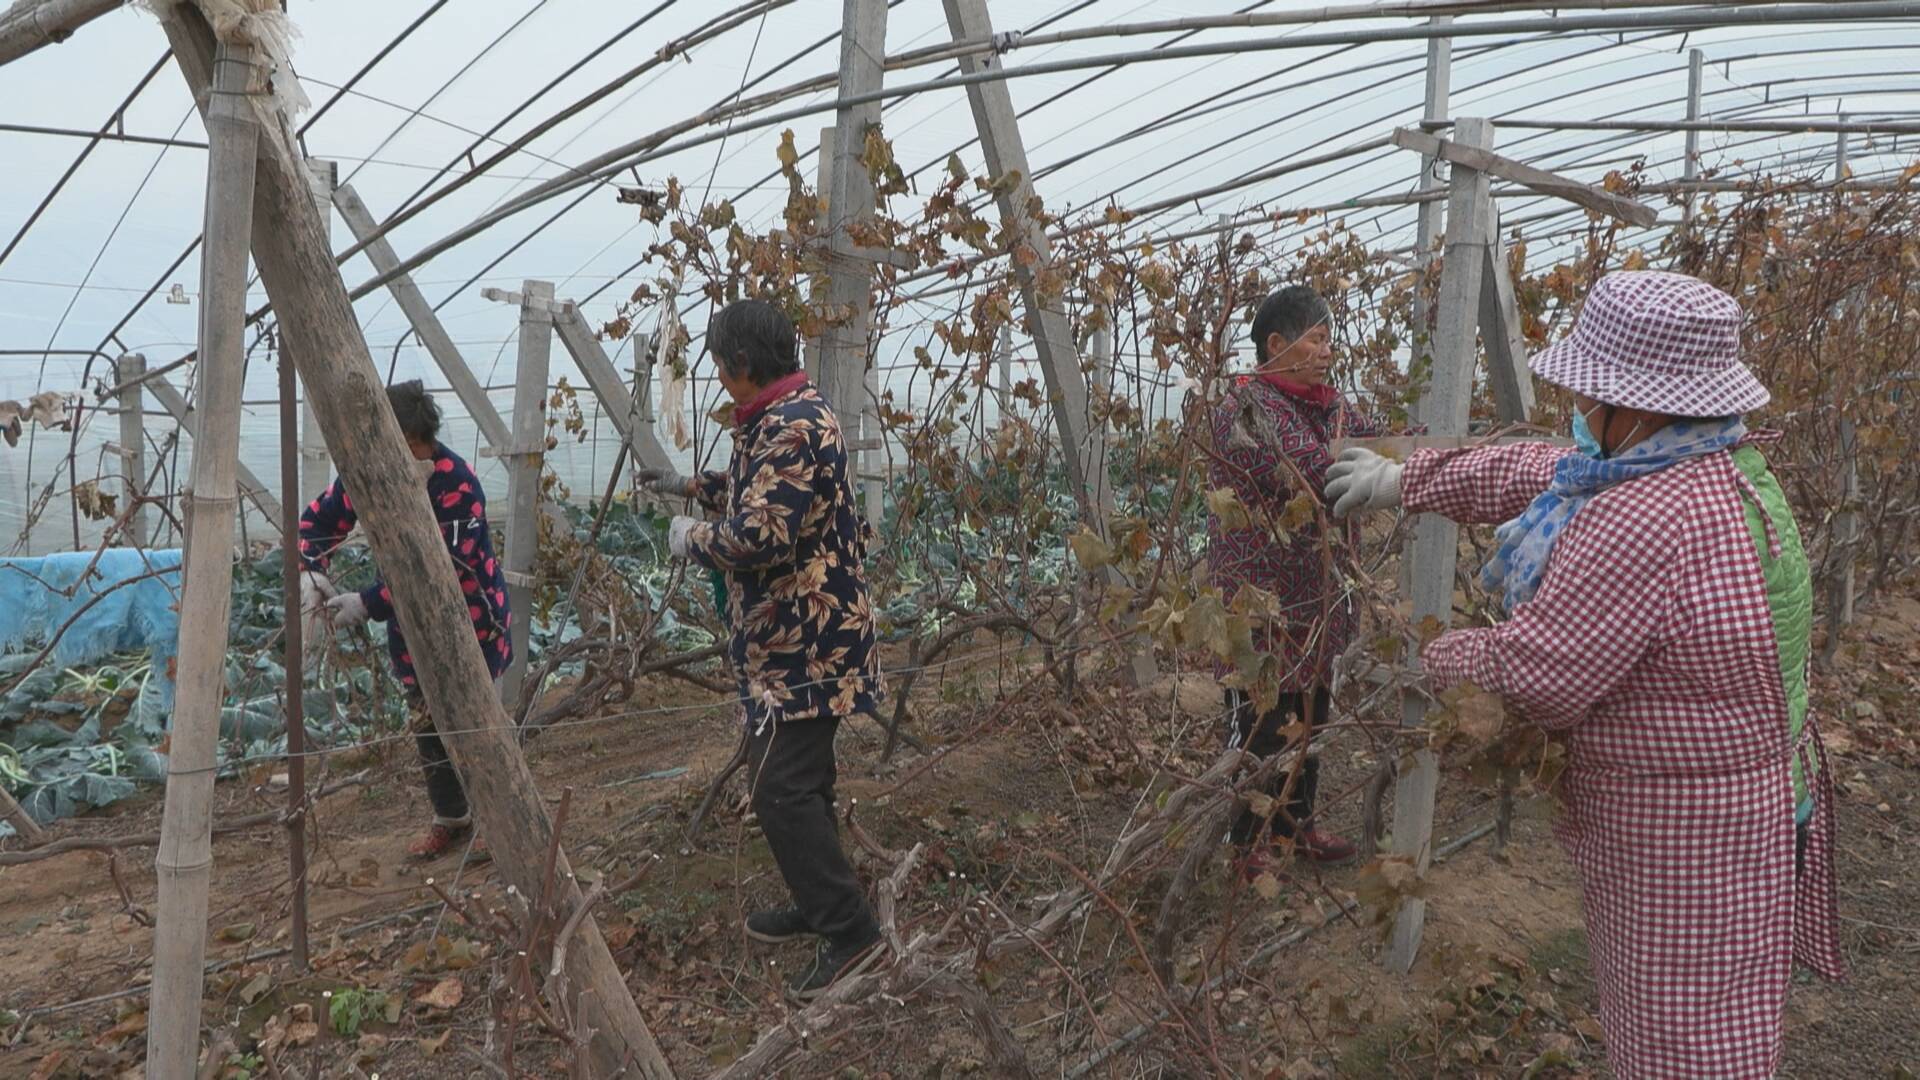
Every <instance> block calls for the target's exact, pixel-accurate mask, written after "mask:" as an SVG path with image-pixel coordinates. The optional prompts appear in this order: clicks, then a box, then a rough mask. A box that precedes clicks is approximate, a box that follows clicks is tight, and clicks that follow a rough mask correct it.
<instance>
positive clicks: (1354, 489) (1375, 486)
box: [1327, 446, 1403, 518]
mask: <svg viewBox="0 0 1920 1080" xmlns="http://www.w3.org/2000/svg"><path fill="white" fill-rule="evenodd" d="M1402 467H1403V466H1402V465H1401V464H1400V463H1399V462H1397V461H1395V460H1393V459H1392V458H1385V457H1381V456H1380V455H1379V454H1376V453H1374V452H1373V451H1371V450H1367V449H1364V448H1362V447H1358V446H1356V447H1354V448H1353V449H1351V450H1348V451H1346V452H1345V453H1343V454H1341V455H1340V460H1338V461H1336V462H1334V463H1333V464H1332V465H1330V466H1328V467H1327V501H1328V502H1330V503H1332V504H1333V516H1334V517H1337V518H1343V517H1346V516H1348V515H1349V514H1352V513H1353V512H1355V511H1356V510H1358V511H1371V510H1391V509H1393V508H1394V507H1396V506H1399V505H1400V470H1401V468H1402Z"/></svg>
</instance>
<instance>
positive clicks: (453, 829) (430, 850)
mask: <svg viewBox="0 0 1920 1080" xmlns="http://www.w3.org/2000/svg"><path fill="white" fill-rule="evenodd" d="M469 828H471V826H468V825H442V824H440V823H439V822H437V821H436V822H434V823H433V824H432V825H431V826H429V827H428V828H427V835H425V836H423V837H421V838H420V839H418V840H415V841H414V842H413V843H411V844H409V845H407V855H408V856H409V857H410V858H414V859H419V860H421V861H423V862H424V861H425V860H428V859H437V858H439V857H440V856H442V855H445V854H446V853H447V852H448V851H450V850H452V849H453V845H454V842H455V841H456V840H459V839H460V838H461V837H463V836H465V835H466V834H467V830H468V829H469ZM475 843H476V845H477V844H478V841H475Z"/></svg>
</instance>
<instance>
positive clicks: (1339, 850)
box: [1293, 829, 1360, 863]
mask: <svg viewBox="0 0 1920 1080" xmlns="http://www.w3.org/2000/svg"><path fill="white" fill-rule="evenodd" d="M1293 853H1294V854H1295V855H1296V856H1298V857H1300V858H1302V859H1306V860H1308V861H1310V862H1317V863H1343V862H1346V861H1347V860H1349V859H1351V858H1353V857H1354V856H1356V855H1358V854H1360V849H1359V848H1357V847H1354V846H1353V843H1352V842H1351V841H1349V840H1348V839H1347V838H1345V837H1343V836H1340V835H1338V834H1335V833H1330V832H1321V831H1319V830H1318V829H1308V830H1307V831H1306V832H1303V833H1301V834H1300V835H1299V836H1296V837H1295V838H1294V841H1293Z"/></svg>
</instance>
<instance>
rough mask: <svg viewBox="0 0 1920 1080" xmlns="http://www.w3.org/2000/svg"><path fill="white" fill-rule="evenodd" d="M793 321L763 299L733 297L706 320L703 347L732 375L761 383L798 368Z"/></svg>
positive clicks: (788, 373)
mask: <svg viewBox="0 0 1920 1080" xmlns="http://www.w3.org/2000/svg"><path fill="white" fill-rule="evenodd" d="M794 339H795V335H794V331H793V321H792V320H791V319H788V318H787V316H786V313H785V312H782V311H781V310H780V309H779V308H777V307H775V306H773V305H772V304H769V303H767V302H766V301H765V300H735V301H734V302H733V303H731V304H728V305H727V306H726V307H723V308H721V309H720V310H719V311H718V312H717V313H715V315H714V316H713V321H711V322H709V323H708V324H707V351H708V352H710V353H712V354H713V358H714V361H715V362H716V363H718V364H720V365H721V366H722V367H724V368H726V369H727V374H728V375H730V376H732V377H733V378H736V379H739V378H745V379H748V380H751V381H752V382H754V383H756V384H758V385H760V386H765V385H767V384H768V383H770V382H772V381H774V380H775V379H778V378H780V377H781V376H783V375H791V374H793V373H794V372H796V371H799V370H800V360H799V357H798V353H797V349H796V347H795V343H794Z"/></svg>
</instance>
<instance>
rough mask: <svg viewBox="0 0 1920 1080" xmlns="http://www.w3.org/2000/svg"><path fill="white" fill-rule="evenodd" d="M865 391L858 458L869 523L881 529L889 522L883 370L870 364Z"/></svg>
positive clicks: (861, 409)
mask: <svg viewBox="0 0 1920 1080" xmlns="http://www.w3.org/2000/svg"><path fill="white" fill-rule="evenodd" d="M864 389H865V392H864V393H862V394H861V395H860V447H861V448H860V449H859V450H858V451H857V454H858V456H857V457H856V458H855V460H856V461H858V462H859V463H860V464H859V465H858V466H857V473H856V474H857V475H858V476H859V477H860V478H861V491H862V494H863V495H864V496H865V501H866V508H865V509H866V514H867V521H868V523H870V524H871V525H872V526H873V527H874V528H876V529H878V528H880V527H881V525H882V524H884V523H885V521H886V513H887V497H886V492H887V489H886V483H885V480H884V478H885V474H886V469H887V454H886V448H887V444H886V439H887V435H886V431H885V430H884V429H882V428H881V426H880V409H879V403H880V369H879V368H878V367H876V366H875V365H873V364H868V365H867V377H866V385H865V388H864Z"/></svg>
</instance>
